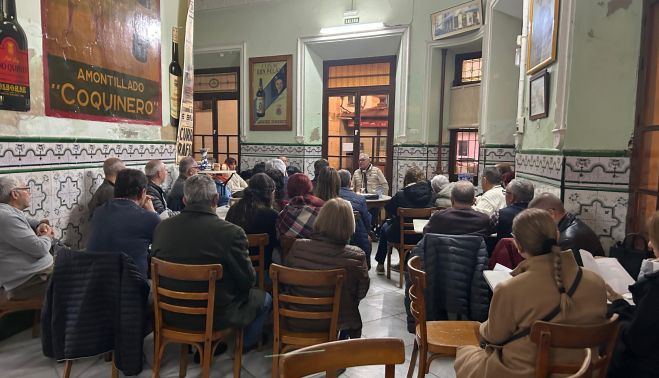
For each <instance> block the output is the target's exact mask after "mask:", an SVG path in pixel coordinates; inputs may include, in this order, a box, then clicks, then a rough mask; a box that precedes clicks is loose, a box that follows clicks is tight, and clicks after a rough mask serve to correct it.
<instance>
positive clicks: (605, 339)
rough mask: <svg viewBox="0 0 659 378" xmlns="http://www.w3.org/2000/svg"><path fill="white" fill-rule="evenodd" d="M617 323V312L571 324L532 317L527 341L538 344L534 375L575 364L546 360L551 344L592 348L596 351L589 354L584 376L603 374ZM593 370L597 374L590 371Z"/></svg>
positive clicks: (564, 369)
mask: <svg viewBox="0 0 659 378" xmlns="http://www.w3.org/2000/svg"><path fill="white" fill-rule="evenodd" d="M619 328H620V324H619V322H618V315H617V314H615V315H613V316H612V317H611V318H610V319H609V320H607V321H606V322H604V323H601V324H595V325H571V324H557V323H551V322H542V321H536V322H535V323H533V326H532V327H531V334H530V336H531V341H533V342H534V343H536V344H537V345H538V352H537V356H536V377H548V376H550V375H551V374H571V373H574V372H576V371H577V370H578V369H579V366H578V365H565V364H556V365H552V364H551V361H550V354H551V353H550V352H551V348H567V349H582V348H592V349H593V351H594V352H597V353H596V354H597V355H596V356H593V357H592V360H591V363H590V367H589V372H588V374H587V375H585V376H596V377H601V378H604V377H606V373H607V371H608V368H609V363H610V362H611V355H612V353H613V348H614V346H615V343H616V340H617V339H618V330H619ZM595 372H597V374H595V375H593V374H594V373H595Z"/></svg>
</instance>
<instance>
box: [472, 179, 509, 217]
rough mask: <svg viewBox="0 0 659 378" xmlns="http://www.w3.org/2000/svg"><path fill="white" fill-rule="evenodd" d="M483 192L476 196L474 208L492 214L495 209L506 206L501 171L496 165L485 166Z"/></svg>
mask: <svg viewBox="0 0 659 378" xmlns="http://www.w3.org/2000/svg"><path fill="white" fill-rule="evenodd" d="M481 186H482V187H483V194H482V195H481V196H480V197H477V198H476V204H475V205H474V210H476V211H480V212H481V213H483V214H485V215H487V216H488V217H490V216H492V214H494V212H495V211H498V210H501V209H503V208H504V207H506V195H505V194H504V193H505V191H504V190H503V187H502V186H501V173H500V172H499V170H498V169H496V168H494V167H489V168H485V170H484V171H483V176H482V177H481Z"/></svg>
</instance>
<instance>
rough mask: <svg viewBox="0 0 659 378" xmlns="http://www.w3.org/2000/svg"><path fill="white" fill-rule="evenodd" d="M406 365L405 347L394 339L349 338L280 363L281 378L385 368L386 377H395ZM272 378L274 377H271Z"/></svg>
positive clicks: (289, 355) (309, 349) (292, 354)
mask: <svg viewBox="0 0 659 378" xmlns="http://www.w3.org/2000/svg"><path fill="white" fill-rule="evenodd" d="M403 362H405V344H403V340H401V339H394V338H382V339H352V340H342V341H333V342H329V343H323V344H318V345H314V346H310V347H306V348H302V349H298V350H296V351H293V352H290V353H286V354H284V355H282V356H281V358H280V360H279V371H280V372H281V375H280V376H279V377H281V378H301V377H306V376H308V375H310V374H314V373H320V372H323V371H324V372H326V373H325V376H326V377H328V378H334V377H336V371H337V370H338V369H342V368H349V367H353V366H366V365H385V373H384V377H385V378H393V377H394V368H395V365H396V364H401V363H403ZM273 377H274V375H273Z"/></svg>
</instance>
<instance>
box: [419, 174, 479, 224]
mask: <svg viewBox="0 0 659 378" xmlns="http://www.w3.org/2000/svg"><path fill="white" fill-rule="evenodd" d="M475 194H476V189H475V188H474V185H473V184H472V183H471V182H470V181H458V182H456V183H455V184H454V185H453V189H451V207H449V208H448V209H444V210H441V211H436V212H434V213H433V214H432V216H431V217H430V220H429V221H428V224H427V225H426V226H425V227H424V228H423V233H424V234H427V233H432V234H446V235H466V234H475V235H481V236H486V235H489V227H490V218H489V217H488V216H487V215H485V214H483V213H481V212H478V211H476V210H474V209H473V208H472V205H473V204H474V195H475Z"/></svg>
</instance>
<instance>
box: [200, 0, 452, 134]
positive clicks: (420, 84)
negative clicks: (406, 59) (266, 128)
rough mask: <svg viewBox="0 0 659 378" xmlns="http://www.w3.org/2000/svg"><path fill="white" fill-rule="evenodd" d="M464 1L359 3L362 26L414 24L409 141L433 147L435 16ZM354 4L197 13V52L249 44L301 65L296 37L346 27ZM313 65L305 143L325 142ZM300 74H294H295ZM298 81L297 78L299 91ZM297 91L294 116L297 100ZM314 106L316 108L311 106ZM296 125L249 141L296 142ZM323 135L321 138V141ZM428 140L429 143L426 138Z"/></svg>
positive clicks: (258, 52) (309, 1) (320, 1)
mask: <svg viewBox="0 0 659 378" xmlns="http://www.w3.org/2000/svg"><path fill="white" fill-rule="evenodd" d="M462 2H464V1H462V0H388V1H382V0H360V1H358V2H355V6H356V8H357V9H358V11H359V17H360V21H361V23H368V22H377V21H382V22H384V23H385V24H386V25H388V26H395V25H409V26H410V38H411V40H410V66H409V76H410V79H409V90H408V96H409V97H408V102H407V104H406V106H407V127H408V129H407V130H406V134H407V143H425V142H426V141H427V140H431V143H433V144H434V143H436V141H437V134H436V133H437V129H436V126H434V128H435V131H434V132H435V134H434V136H432V137H431V134H432V133H426V135H427V137H426V138H423V133H422V132H421V130H420V127H421V115H422V109H421V108H422V104H423V91H424V88H425V85H426V80H428V78H426V77H425V76H426V75H425V72H426V43H427V42H429V41H431V35H430V14H431V13H434V12H436V11H438V10H441V9H445V8H449V7H451V6H454V5H457V4H459V3H462ZM350 6H351V1H350V0H344V1H327V0H272V1H270V2H265V3H263V2H260V3H256V4H248V5H243V6H237V7H226V8H220V9H217V10H210V11H203V12H198V13H197V14H196V15H195V17H196V18H195V30H197V31H198V32H197V33H196V35H195V48H199V49H201V48H208V47H220V46H227V45H235V44H240V43H242V42H246V43H247V55H248V57H258V56H269V55H284V54H292V55H293V62H294V63H293V66H294V67H293V69H294V70H295V69H296V68H295V65H296V56H295V55H296V54H297V39H298V38H299V37H309V36H316V35H318V34H319V31H320V28H322V27H325V26H338V25H341V24H342V23H343V12H344V11H346V10H349V9H350ZM307 58H311V60H312V61H313V64H309V60H307V66H306V67H305V74H306V75H308V76H306V77H305V81H306V91H307V95H312V94H314V93H317V94H318V96H319V101H318V102H317V103H315V104H309V102H307V103H306V104H305V108H306V109H305V112H304V117H305V118H304V121H305V141H304V142H305V143H310V144H317V143H320V140H321V139H320V138H321V137H322V136H321V135H320V134H319V133H317V132H316V129H317V128H318V131H320V129H321V126H322V123H321V118H320V117H321V110H322V109H321V106H322V102H321V101H320V98H321V97H320V96H321V94H322V81H321V80H320V78H321V76H320V74H321V73H322V60H320V58H319V57H314V56H310V57H309V56H308V57H307ZM293 72H295V71H293ZM296 82H297V78H296V77H295V75H293V83H291V87H292V88H294V87H295V85H296ZM296 96H297V93H293V101H294V103H293V114H295V111H296V109H295V98H296ZM310 105H311V107H310ZM295 130H296V125H295V124H294V125H293V130H292V131H290V132H267V133H265V132H248V134H247V139H248V142H249V143H268V142H272V143H296V142H295ZM317 137H318V138H317ZM422 139H424V140H422Z"/></svg>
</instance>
